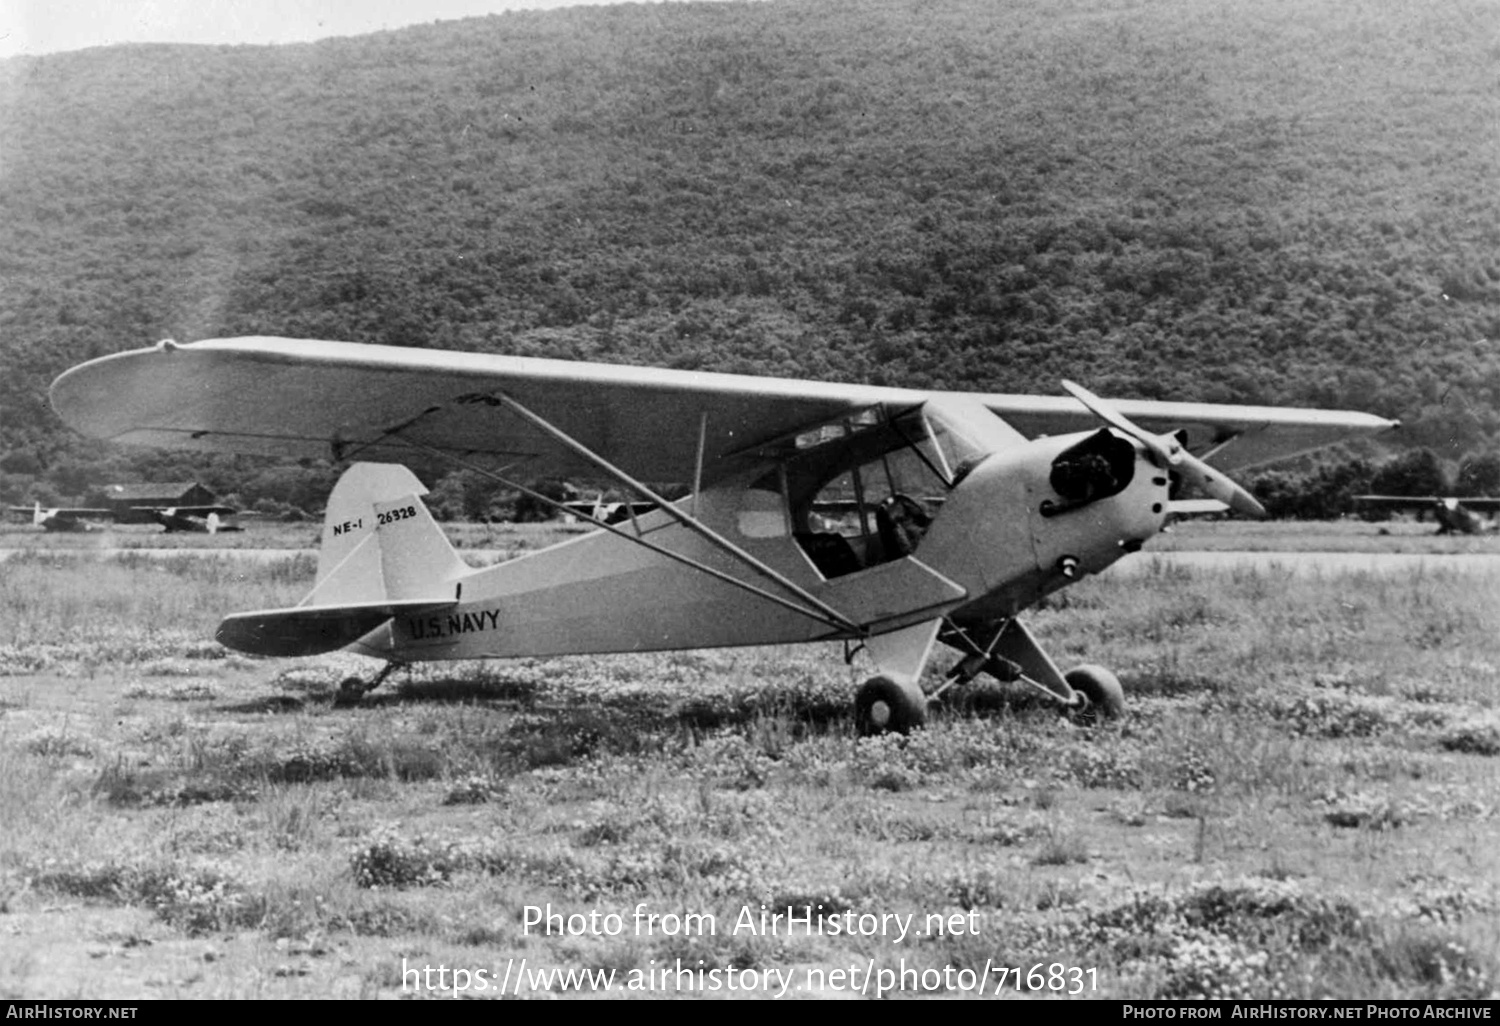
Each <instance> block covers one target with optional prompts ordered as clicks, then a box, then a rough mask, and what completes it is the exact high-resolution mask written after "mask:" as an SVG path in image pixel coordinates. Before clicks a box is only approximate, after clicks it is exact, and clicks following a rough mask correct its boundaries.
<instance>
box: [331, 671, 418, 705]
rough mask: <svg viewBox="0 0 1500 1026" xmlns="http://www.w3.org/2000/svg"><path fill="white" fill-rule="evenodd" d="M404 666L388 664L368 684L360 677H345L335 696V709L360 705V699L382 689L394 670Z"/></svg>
mask: <svg viewBox="0 0 1500 1026" xmlns="http://www.w3.org/2000/svg"><path fill="white" fill-rule="evenodd" d="M403 665H405V664H404V663H386V664H385V665H384V666H382V667H381V668H380V672H379V673H377V674H376V675H375V676H374V677H373V678H371V680H370V682H369V683H368V684H366V683H365V682H364V681H362V680H360V679H359V678H358V677H345V678H344V679H343V680H341V681H339V690H338V692H337V693H336V694H335V695H334V696H333V707H334V708H335V709H343V708H347V707H348V706H351V705H358V704H359V702H360V699H362V698H364V697H365V694H366V693H367V692H370V691H374V690H375V689H376V688H378V687H380V685H381V684H383V683H385V679H386V678H387V677H389V676H390V675H391V671H392V670H394V669H396V668H397V667H398V666H403Z"/></svg>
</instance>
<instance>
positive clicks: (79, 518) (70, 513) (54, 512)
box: [10, 502, 115, 533]
mask: <svg viewBox="0 0 1500 1026" xmlns="http://www.w3.org/2000/svg"><path fill="white" fill-rule="evenodd" d="M10 511H11V512H12V513H22V514H29V515H30V516H31V523H32V524H33V525H34V526H36V527H40V528H41V529H42V530H44V531H62V532H72V533H81V532H84V531H101V530H103V529H104V527H103V525H101V524H99V523H97V522H96V521H99V520H113V519H114V515H115V514H114V511H113V510H108V509H94V508H91V507H85V506H53V507H52V508H50V509H48V508H45V507H43V506H42V504H41V503H40V502H38V503H36V504H34V505H31V506H12V507H10Z"/></svg>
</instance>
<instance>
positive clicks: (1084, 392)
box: [1062, 381, 1266, 517]
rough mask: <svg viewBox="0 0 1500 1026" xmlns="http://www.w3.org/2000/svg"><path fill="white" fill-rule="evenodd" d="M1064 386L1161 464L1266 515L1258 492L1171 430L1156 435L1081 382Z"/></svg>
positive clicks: (1244, 509)
mask: <svg viewBox="0 0 1500 1026" xmlns="http://www.w3.org/2000/svg"><path fill="white" fill-rule="evenodd" d="M1062 386H1063V388H1065V389H1067V390H1068V394H1069V395H1071V396H1072V397H1073V398H1074V399H1077V400H1078V401H1079V402H1081V403H1083V405H1084V406H1086V407H1088V409H1089V412H1091V413H1093V414H1094V416H1096V417H1098V418H1099V419H1100V420H1102V421H1104V423H1106V424H1108V425H1109V426H1110V427H1112V428H1114V429H1115V430H1116V431H1119V432H1120V433H1121V434H1124V435H1129V436H1130V437H1131V438H1134V439H1135V440H1136V441H1138V442H1140V443H1141V444H1142V445H1144V446H1145V447H1146V451H1147V452H1149V453H1151V455H1152V456H1153V457H1154V458H1155V459H1156V461H1157V463H1158V465H1160V466H1162V467H1170V468H1171V469H1173V470H1175V471H1177V472H1178V473H1179V474H1181V475H1182V476H1183V477H1184V478H1185V479H1186V480H1187V481H1188V483H1190V484H1192V485H1193V486H1194V487H1196V488H1198V489H1199V490H1200V491H1202V492H1204V493H1205V494H1207V495H1210V496H1212V497H1213V498H1215V499H1218V500H1219V501H1220V502H1222V503H1224V504H1225V505H1226V506H1228V507H1229V508H1230V509H1233V510H1236V511H1238V512H1240V513H1244V514H1245V515H1246V516H1252V517H1263V516H1265V515H1266V508H1265V507H1264V506H1262V505H1261V504H1260V503H1258V502H1256V501H1255V496H1253V495H1251V494H1250V493H1249V492H1247V491H1245V489H1243V488H1241V487H1240V486H1239V485H1237V484H1235V483H1234V482H1233V481H1231V480H1230V479H1229V478H1227V477H1225V476H1224V475H1223V474H1221V473H1219V472H1218V471H1217V470H1215V469H1213V468H1212V467H1210V466H1209V465H1208V464H1207V463H1204V462H1203V461H1202V460H1200V459H1199V458H1198V457H1196V456H1194V455H1193V454H1192V453H1190V452H1188V451H1187V450H1186V449H1184V448H1183V447H1182V443H1181V442H1179V441H1178V440H1177V439H1176V438H1175V437H1174V436H1172V435H1170V434H1167V435H1153V434H1152V433H1151V432H1149V431H1147V430H1145V429H1144V428H1142V427H1139V426H1137V425H1136V424H1135V423H1133V422H1132V421H1130V420H1129V419H1128V418H1127V417H1126V416H1125V415H1124V414H1123V413H1121V412H1120V411H1119V410H1117V409H1115V408H1114V407H1113V406H1111V405H1110V404H1109V403H1107V402H1105V401H1104V400H1103V399H1100V398H1099V397H1098V396H1097V395H1095V394H1094V393H1092V392H1090V391H1089V390H1088V389H1086V388H1084V387H1083V386H1082V385H1078V384H1075V383H1073V382H1071V381H1064V382H1063V383H1062Z"/></svg>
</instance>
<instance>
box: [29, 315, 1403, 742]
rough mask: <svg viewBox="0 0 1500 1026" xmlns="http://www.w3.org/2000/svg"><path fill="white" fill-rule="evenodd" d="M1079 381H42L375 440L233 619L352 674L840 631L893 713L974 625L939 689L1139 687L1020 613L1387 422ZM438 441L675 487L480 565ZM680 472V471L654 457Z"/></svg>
mask: <svg viewBox="0 0 1500 1026" xmlns="http://www.w3.org/2000/svg"><path fill="white" fill-rule="evenodd" d="M1065 387H1066V388H1067V389H1068V391H1069V392H1071V396H1028V395H980V394H964V393H952V392H927V391H916V390H910V389H900V388H884V387H875V386H866V385H846V384H824V383H818V382H811V381H798V380H783V379H772V378H756V377H741V376H734V375H726V374H709V373H699V372H693V371H672V370H658V369H651V368H641V367H629V366H615V365H605V364H593V363H574V362H566V361H557V360H541V359H532V358H522V357H512V356H500V355H491V354H479V353H458V352H437V351H432V350H422V349H407V348H393V347H385V346H373V345H365V344H360V343H347V342H324V341H311V340H298V339H281V338H238V339H217V340H208V341H202V342H196V343H192V344H189V345H179V344H177V343H175V342H172V341H170V340H169V341H165V342H161V343H159V344H157V345H156V346H153V347H150V348H146V349H140V350H136V351H133V352H127V353H121V354H117V355H114V356H107V357H103V358H100V359H96V360H92V361H90V362H88V363H85V364H81V365H79V366H77V367H75V368H73V369H72V370H69V371H67V372H66V373H64V374H63V375H62V376H61V377H59V378H58V379H57V381H55V382H54V383H53V385H52V392H51V398H52V404H53V407H54V408H55V409H56V410H57V412H58V413H59V414H60V415H61V416H62V418H63V420H64V421H66V422H67V423H68V424H70V425H72V426H73V427H75V428H76V429H78V430H80V431H82V432H83V433H84V434H86V435H90V436H93V437H96V438H106V439H112V440H114V441H118V442H125V443H136V444H150V445H160V446H168V447H173V448H186V449H209V450H220V451H229V452H243V453H272V454H281V455H283V456H291V457H332V458H333V459H334V460H336V461H357V462H353V463H352V465H351V466H349V467H348V469H347V470H346V471H345V473H344V475H343V476H342V477H341V478H340V479H339V481H338V483H337V484H336V485H335V487H334V489H333V493H332V495H331V496H330V498H329V500H328V507H327V513H326V516H325V519H324V523H323V533H322V547H321V549H320V551H319V556H318V570H317V576H316V580H315V583H314V585H313V587H312V590H311V592H310V593H309V594H308V595H307V596H306V597H305V598H304V599H303V600H302V601H301V602H300V603H299V604H297V605H296V606H293V607H290V608H285V609H269V610H260V611H255V612H247V613H236V614H233V615H230V616H228V617H227V618H226V619H225V620H224V621H223V622H222V623H221V624H220V626H219V629H218V633H217V637H218V639H219V640H220V641H221V642H222V643H223V644H225V645H227V646H228V647H230V648H235V649H238V650H240V651H244V652H250V653H255V654H261V655H270V656H305V655H314V654H317V653H323V652H330V651H334V650H336V649H345V648H346V649H349V650H352V651H355V652H359V653H363V654H365V655H369V656H375V657H378V658H381V659H384V660H387V665H386V667H385V668H384V669H383V670H382V671H381V672H380V673H379V674H377V675H375V676H374V677H373V679H372V680H370V681H360V680H351V681H348V682H345V692H346V694H348V695H349V696H350V697H354V696H357V695H358V694H359V693H361V692H362V691H365V690H368V689H369V688H371V687H374V686H376V685H378V684H379V683H380V681H381V680H383V679H384V678H385V676H386V674H387V673H389V672H390V670H391V669H392V668H393V667H395V666H398V665H404V664H406V663H411V662H416V661H422V660H438V659H464V658H482V657H513V656H548V655H565V654H586V653H608V652H636V651H650V650H668V649H685V648H711V647H717V646H729V645H763V644H781V643H789V642H807V641H842V642H844V644H845V653H846V656H848V657H849V658H851V659H852V658H853V657H854V655H855V654H856V653H857V652H859V651H861V650H862V651H863V652H864V653H865V654H866V656H867V657H868V659H869V661H870V662H871V663H872V664H873V668H874V671H875V672H874V675H873V676H871V677H870V678H869V679H868V680H867V681H866V682H865V683H864V684H863V685H862V686H861V687H860V688H859V689H858V692H857V694H856V696H855V701H854V707H855V718H856V723H857V725H858V728H859V729H860V730H861V731H862V732H866V733H876V732H880V731H884V730H899V731H905V730H909V729H910V728H912V727H914V726H916V725H918V724H920V723H922V722H923V721H924V719H925V717H926V712H927V696H925V695H924V693H923V691H922V688H921V686H920V684H919V681H920V680H921V678H922V671H923V669H924V667H925V666H926V664H927V662H928V657H929V655H930V654H931V652H932V650H933V646H934V643H935V642H939V641H941V642H943V643H944V644H946V645H949V646H951V647H952V648H954V649H956V650H957V651H958V652H959V653H961V658H960V659H959V660H958V662H957V663H956V664H955V665H954V667H953V668H952V670H950V671H949V674H948V677H947V680H946V681H945V682H944V683H943V685H942V686H941V688H939V690H941V689H943V688H947V687H949V686H952V685H954V684H962V683H965V682H967V681H970V680H972V679H973V678H975V677H976V676H978V675H979V674H981V673H987V674H989V675H991V676H994V677H996V678H999V679H1000V680H1002V681H1007V682H1013V681H1020V682H1023V683H1025V684H1027V685H1031V686H1033V687H1035V688H1037V689H1039V690H1040V691H1042V692H1044V693H1045V694H1047V695H1049V696H1051V697H1052V698H1054V699H1056V700H1057V702H1059V703H1060V704H1062V705H1063V706H1065V707H1067V708H1069V709H1071V710H1074V711H1076V712H1082V713H1087V714H1088V715H1090V716H1101V715H1103V716H1108V715H1116V714H1119V713H1121V712H1123V710H1124V695H1123V692H1122V690H1121V688H1120V684H1119V681H1118V680H1117V679H1116V678H1115V677H1114V675H1113V674H1111V673H1109V672H1108V671H1107V670H1104V669H1102V668H1100V667H1097V666H1082V667H1077V668H1074V669H1072V670H1069V671H1067V672H1066V673H1065V672H1063V671H1062V670H1061V669H1059V668H1058V666H1057V665H1056V664H1055V663H1054V662H1053V660H1052V659H1051V658H1050V657H1049V656H1048V655H1047V654H1046V653H1045V652H1044V651H1043V650H1042V648H1041V647H1040V646H1039V645H1038V644H1037V642H1036V640H1035V639H1034V638H1033V636H1032V634H1031V632H1030V631H1029V630H1028V629H1027V628H1026V626H1025V624H1024V622H1023V621H1022V619H1021V614H1022V613H1023V612H1024V611H1025V610H1026V609H1027V608H1028V607H1030V606H1032V605H1034V604H1035V603H1036V602H1038V601H1039V600H1040V599H1042V598H1043V597H1044V596H1046V595H1048V594H1050V593H1052V592H1055V591H1057V590H1058V589H1060V588H1064V587H1066V586H1067V585H1069V584H1071V583H1073V582H1075V581H1078V580H1081V579H1082V578H1084V577H1086V576H1088V575H1090V574H1096V573H1099V572H1100V571H1102V570H1104V569H1105V568H1106V567H1108V566H1109V565H1110V564H1112V563H1114V562H1115V561H1116V560H1118V559H1120V558H1121V557H1123V556H1125V555H1127V554H1128V553H1131V552H1134V551H1136V550H1137V549H1139V548H1140V547H1141V545H1142V544H1144V543H1145V542H1146V541H1147V540H1148V539H1150V538H1151V537H1152V536H1153V535H1155V534H1156V533H1157V531H1159V530H1160V529H1161V527H1162V525H1163V523H1164V522H1165V521H1166V519H1167V517H1168V516H1169V515H1170V513H1171V512H1172V502H1173V500H1172V497H1171V493H1172V489H1173V485H1174V479H1181V481H1183V482H1185V483H1186V484H1189V485H1191V486H1193V487H1195V488H1196V489H1198V490H1199V491H1201V492H1203V493H1206V494H1207V495H1208V496H1209V497H1211V498H1214V499H1217V500H1218V501H1220V502H1223V503H1225V504H1227V505H1228V506H1230V507H1231V508H1233V509H1235V510H1236V511H1238V512H1241V513H1245V514H1250V515H1258V514H1260V513H1261V512H1263V511H1262V510H1261V507H1260V504H1259V503H1257V502H1256V501H1255V499H1254V498H1252V497H1251V496H1250V495H1249V494H1248V493H1246V492H1245V490H1244V489H1243V488H1241V487H1240V486H1238V485H1237V484H1235V483H1233V482H1232V481H1231V480H1230V479H1229V478H1228V477H1227V476H1226V475H1225V474H1224V472H1223V470H1221V469H1220V468H1221V467H1235V466H1243V465H1248V464H1255V463H1261V462H1265V461H1268V460H1271V459H1275V458H1279V457H1282V456H1289V455H1293V454H1295V453H1299V452H1305V451H1308V450H1311V449H1315V448H1317V447H1319V446H1322V445H1327V444H1330V443H1333V442H1337V441H1339V440H1342V439H1347V438H1349V437H1351V436H1356V435H1361V434H1370V433H1374V432H1379V431H1384V430H1386V429H1387V428H1390V427H1392V426H1394V425H1393V423H1392V422H1391V421H1387V420H1384V419H1381V418H1379V417H1375V416H1371V415H1368V414H1363V413H1352V412H1329V411H1319V410H1288V409H1274V408H1269V407H1255V406H1223V405H1208V404H1198V403H1170V402H1155V401H1127V400H1121V401H1114V402H1109V401H1105V400H1103V399H1099V398H1097V397H1096V396H1094V395H1092V394H1091V393H1089V392H1087V391H1086V390H1084V389H1083V388H1081V387H1079V386H1077V385H1072V384H1068V383H1065ZM184 396H191V397H192V401H191V402H184V401H183V397H184ZM1196 453H1204V454H1206V455H1208V456H1211V457H1212V458H1213V459H1214V460H1216V461H1217V464H1218V465H1216V466H1211V465H1210V464H1209V463H1208V462H1206V460H1205V459H1204V458H1202V457H1200V456H1198V455H1196ZM439 457H440V458H443V459H445V460H447V461H449V462H450V463H451V464H453V465H455V466H459V467H466V468H468V469H471V470H474V471H476V472H479V473H481V474H485V475H487V476H489V477H491V478H493V479H494V480H496V481H497V482H499V483H502V484H504V485H506V486H507V487H511V488H516V489H518V490H520V491H521V492H523V493H524V494H527V495H531V496H532V497H533V498H536V499H538V500H539V501H543V502H545V503H547V504H548V505H550V506H552V507H553V508H558V507H559V506H560V503H559V502H558V501H556V500H552V499H548V498H546V497H545V496H541V495H539V494H538V493H537V492H535V491H534V490H531V489H528V488H526V487H524V485H522V484H520V483H519V482H518V481H517V480H516V478H517V477H519V476H521V475H525V477H526V478H527V479H531V480H535V479H539V478H544V477H554V478H567V477H575V478H576V477H579V476H584V475H590V476H593V477H595V478H598V477H599V476H601V475H602V476H603V477H605V478H608V479H609V480H611V481H613V482H615V483H616V484H617V485H618V486H619V487H620V488H622V489H625V490H627V491H628V492H629V494H631V495H634V496H637V497H638V498H639V499H640V501H642V502H651V503H655V504H656V505H657V506H658V508H657V509H656V510H654V511H652V512H650V513H646V514H644V515H639V514H637V515H632V516H629V517H628V518H627V519H626V520H625V521H623V522H621V523H619V524H605V523H603V522H602V521H600V520H598V519H597V518H594V517H593V516H592V515H589V514H581V518H582V519H586V520H589V521H590V522H592V523H594V524H595V525H596V526H597V527H599V528H600V530H598V531H595V532H592V533H589V534H586V535H580V536H578V537H576V538H573V539H570V540H567V541H565V542H562V543H560V544H558V545H555V546H552V547H550V548H547V549H543V550H540V551H536V552H531V553H526V554H523V555H521V556H518V557H517V558H515V559H512V560H510V561H508V562H505V563H501V564H498V565H496V566H493V567H488V568H485V569H478V570H476V569H472V568H470V567H469V566H468V565H466V564H465V563H464V562H463V560H461V559H460V558H459V557H458V555H457V553H456V552H455V551H454V549H453V548H452V547H451V545H450V544H449V543H448V541H447V539H446V538H445V537H444V536H443V533H442V531H441V530H440V528H439V527H438V525H437V523H436V522H435V521H434V520H433V518H432V516H431V515H430V514H429V513H428V511H427V508H426V506H425V505H424V504H423V502H422V499H421V496H422V495H423V494H424V492H425V489H424V488H423V487H422V485H421V484H420V482H419V481H418V480H417V478H416V476H415V475H414V474H412V473H411V471H409V470H407V469H406V468H405V467H404V466H400V465H398V464H396V463H395V462H394V461H396V460H403V459H405V460H410V459H413V458H417V459H421V460H423V461H429V460H431V459H434V458H439ZM667 481H671V482H681V483H684V484H687V485H689V486H690V492H689V495H688V497H687V498H684V499H681V500H679V501H676V502H668V501H667V500H666V499H664V498H663V497H662V496H661V495H660V494H659V492H658V491H657V490H656V489H655V488H653V487H652V486H651V485H650V484H648V483H647V482H667ZM939 500H941V501H939ZM820 510H821V512H820ZM575 515H580V514H577V513H575Z"/></svg>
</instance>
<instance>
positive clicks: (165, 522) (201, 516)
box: [130, 506, 240, 534]
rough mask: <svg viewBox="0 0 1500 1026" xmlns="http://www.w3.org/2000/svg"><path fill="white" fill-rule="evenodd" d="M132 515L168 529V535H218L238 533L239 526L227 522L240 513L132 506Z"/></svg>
mask: <svg viewBox="0 0 1500 1026" xmlns="http://www.w3.org/2000/svg"><path fill="white" fill-rule="evenodd" d="M130 509H131V512H132V513H142V514H145V515H146V516H149V517H151V518H153V519H154V520H155V521H156V522H157V523H158V524H161V526H162V527H164V528H166V531H167V533H168V534H173V533H177V532H184V533H189V534H218V533H219V532H220V531H238V530H239V529H240V527H239V525H238V524H235V523H234V522H232V521H228V520H225V519H224V518H225V517H230V516H234V515H235V513H237V512H239V511H238V510H236V509H235V508H234V507H233V506H132V507H131V508H130Z"/></svg>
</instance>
